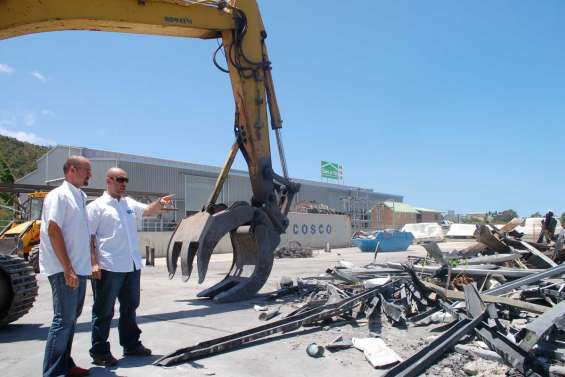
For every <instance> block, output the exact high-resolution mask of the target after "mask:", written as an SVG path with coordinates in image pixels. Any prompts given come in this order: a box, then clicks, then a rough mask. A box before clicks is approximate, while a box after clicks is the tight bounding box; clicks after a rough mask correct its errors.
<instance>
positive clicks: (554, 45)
mask: <svg viewBox="0 0 565 377" xmlns="http://www.w3.org/2000/svg"><path fill="white" fill-rule="evenodd" d="M260 7H261V10H262V14H263V19H264V22H265V25H266V28H267V32H268V34H269V38H268V46H269V52H270V56H271V60H272V62H273V67H274V71H273V74H274V78H275V85H276V89H277V94H278V99H279V105H280V107H281V111H282V115H283V119H284V125H285V128H284V129H283V132H284V139H285V144H286V153H287V158H288V163H289V169H290V172H291V174H292V175H293V176H296V177H300V178H307V179H314V180H318V179H319V170H320V160H329V161H335V162H339V163H341V164H342V165H343V166H344V174H345V183H346V184H350V185H356V186H362V187H368V188H372V189H374V190H376V191H382V192H390V193H398V194H402V195H404V196H405V201H407V202H409V203H411V204H413V205H416V206H421V207H429V208H437V209H440V210H448V209H454V210H456V211H458V212H467V211H473V212H475V211H486V210H503V209H506V208H513V209H515V210H517V211H518V212H519V214H520V215H523V216H527V215H529V214H530V213H532V212H534V211H538V210H539V211H541V212H545V211H546V210H548V209H553V210H554V212H557V213H561V212H562V211H565V203H564V201H565V198H564V197H563V187H565V178H564V171H563V170H564V169H563V162H564V161H563V148H564V142H565V137H564V132H565V128H564V125H565V49H564V48H563V46H565V23H564V22H563V15H564V14H565V2H563V1H560V0H553V1H551V0H545V1H536V2H534V1H528V2H526V1H502V0H500V1H457V2H455V1H433V2H430V1H423V0H420V1H360V0H356V1H354V2H346V1H331V0H330V1H323V2H320V1H297V0H292V1H289V0H286V1H274V0H269V1H266V0H265V1H260ZM216 43H217V42H216V41H215V40H210V41H201V40H192V39H181V38H167V37H154V36H139V35H127V34H112V33H94V32H75V31H73V32H56V33H46V34H36V35H30V36H25V37H19V38H15V39H10V40H6V41H0V88H1V90H0V133H3V134H8V135H15V134H16V133H18V136H19V137H20V138H23V139H28V140H32V141H49V142H56V143H60V144H71V145H77V146H86V147H93V148H102V149H108V150H116V151H121V152H128V153H135V154H142V155H149V156H155V157H162V158H169V159H175V160H184V161H191V162H198V163H204V164H213V165H221V164H222V163H223V161H224V158H225V155H226V152H227V149H228V147H229V145H230V144H231V142H232V139H233V134H232V124H233V99H232V97H231V89H230V86H229V80H228V77H227V75H225V74H223V73H221V72H220V71H218V70H217V69H216V68H215V67H214V66H213V65H212V62H211V53H212V51H213V49H214V48H215V47H216ZM275 166H276V167H278V163H276V164H275ZM238 167H243V163H242V161H241V160H239V161H238Z"/></svg>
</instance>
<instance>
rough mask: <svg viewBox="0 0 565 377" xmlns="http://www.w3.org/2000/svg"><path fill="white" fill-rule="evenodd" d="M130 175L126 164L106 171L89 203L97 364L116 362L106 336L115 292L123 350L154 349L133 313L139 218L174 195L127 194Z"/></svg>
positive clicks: (154, 211) (133, 353) (138, 263)
mask: <svg viewBox="0 0 565 377" xmlns="http://www.w3.org/2000/svg"><path fill="white" fill-rule="evenodd" d="M128 181H129V179H128V176H127V173H126V172H125V171H124V170H122V169H119V168H111V169H110V170H108V172H107V173H106V192H104V194H103V195H102V196H101V197H99V198H98V199H96V200H95V201H94V202H92V203H90V204H89V205H88V208H87V210H88V218H89V221H90V230H91V232H92V239H93V241H92V242H93V244H95V246H96V249H97V250H96V259H97V260H96V262H97V264H95V265H94V267H93V269H94V272H93V276H94V278H95V279H94V280H93V289H94V305H93V307H92V348H90V355H91V356H92V360H93V363H94V364H96V365H103V366H113V365H116V364H117V362H118V360H116V358H115V357H114V356H112V353H111V352H110V343H109V342H108V335H109V333H110V324H111V322H112V317H113V316H114V304H115V302H116V298H117V299H118V301H119V302H120V319H119V322H118V332H119V336H120V345H121V346H122V347H123V349H124V355H125V356H149V355H151V350H150V349H148V348H146V347H144V346H143V344H141V341H140V340H139V336H140V334H141V330H140V329H139V327H138V326H137V321H136V316H135V310H136V309H137V307H138V306H139V301H140V297H139V296H140V270H141V256H140V253H139V250H138V247H139V246H138V243H139V241H138V235H137V220H138V219H141V218H142V217H143V216H154V215H156V214H157V213H159V211H161V210H162V209H163V206H164V205H166V204H168V203H171V198H172V195H168V196H165V197H162V198H160V199H159V200H157V201H155V202H153V203H151V204H143V203H140V202H138V201H136V200H133V199H132V198H130V197H126V196H125V193H126V188H127V183H128Z"/></svg>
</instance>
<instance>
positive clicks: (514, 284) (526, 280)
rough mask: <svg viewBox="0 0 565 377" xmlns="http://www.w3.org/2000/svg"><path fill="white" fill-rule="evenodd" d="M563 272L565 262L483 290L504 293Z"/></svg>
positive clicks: (564, 271) (564, 270)
mask: <svg viewBox="0 0 565 377" xmlns="http://www.w3.org/2000/svg"><path fill="white" fill-rule="evenodd" d="M528 271H532V270H528ZM563 273H565V263H564V264H561V265H559V266H556V267H553V268H549V269H547V270H544V271H542V272H538V273H535V274H533V275H530V276H524V277H523V278H521V279H517V280H514V281H511V282H509V283H506V284H503V285H500V286H498V287H496V288H492V289H489V290H488V291H486V292H483V293H484V294H488V295H502V294H504V293H507V292H510V291H512V290H513V289H515V288H520V287H521V286H523V285H529V284H533V283H536V282H538V281H540V280H542V279H547V278H550V277H552V276H555V275H559V274H563Z"/></svg>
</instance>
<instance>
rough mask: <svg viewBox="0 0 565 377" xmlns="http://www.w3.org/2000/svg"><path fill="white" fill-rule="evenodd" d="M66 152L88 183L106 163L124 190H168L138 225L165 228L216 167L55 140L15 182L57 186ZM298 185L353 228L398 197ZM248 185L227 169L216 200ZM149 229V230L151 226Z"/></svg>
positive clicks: (206, 191) (100, 183)
mask: <svg viewBox="0 0 565 377" xmlns="http://www.w3.org/2000/svg"><path fill="white" fill-rule="evenodd" d="M70 155H81V156H84V157H87V158H88V159H90V161H91V163H92V179H91V181H90V185H89V186H90V187H93V188H100V189H103V188H104V187H105V173H106V171H107V170H108V169H109V168H111V167H119V168H122V169H124V170H125V171H127V173H128V176H129V178H130V183H129V185H128V189H129V190H131V191H137V192H148V193H174V194H176V196H175V205H174V207H175V208H176V210H175V211H170V212H168V213H166V214H164V215H163V216H162V217H161V218H159V219H158V220H157V221H156V220H149V221H146V223H144V225H143V227H144V230H166V229H171V228H173V227H174V225H175V223H177V222H178V221H180V220H181V219H182V218H184V217H185V216H186V215H188V214H191V213H193V212H195V211H199V210H200V208H201V207H202V204H203V203H204V202H205V201H206V200H207V199H208V197H209V195H210V193H211V191H212V188H213V186H214V183H215V180H216V177H217V176H218V174H219V172H220V167H216V166H208V165H200V164H193V163H188V162H181V161H172V160H165V159H159V158H152V157H145V156H138V155H132V154H125V153H118V152H108V151H104V150H99V149H91V148H80V147H71V146H63V145H58V146H56V147H54V148H52V149H51V150H50V151H49V152H47V153H46V154H45V155H43V156H42V157H41V158H39V159H38V160H37V169H36V170H34V171H33V172H31V173H29V174H28V175H26V176H25V177H22V178H21V179H19V180H18V181H17V183H21V184H34V185H53V186H58V185H59V184H60V183H61V181H62V178H63V172H62V166H63V163H64V161H65V159H66V158H67V157H68V156H70ZM296 181H297V182H299V183H300V184H301V185H302V187H301V190H300V192H299V193H298V195H297V197H296V200H295V201H294V203H299V202H308V201H315V202H318V203H324V204H326V205H327V206H328V207H330V208H333V209H334V210H335V211H337V212H341V213H345V214H348V215H350V216H351V218H352V225H353V227H354V228H366V227H368V226H369V211H370V208H372V207H373V206H375V205H376V203H379V202H382V201H385V200H394V201H396V202H402V200H403V197H402V196H400V195H394V194H385V193H378V192H374V191H373V190H371V189H367V188H360V187H351V186H345V185H337V184H331V183H323V182H315V181H309V180H303V179H296ZM250 198H251V184H250V182H249V176H248V174H247V172H245V171H242V170H232V171H231V172H230V175H229V178H228V179H227V181H226V183H225V184H224V187H223V190H222V193H221V195H220V198H219V201H220V202H223V203H226V204H228V205H229V204H231V203H233V202H236V201H241V200H244V201H249V199H250ZM152 226H153V227H155V229H150V228H151V227H152Z"/></svg>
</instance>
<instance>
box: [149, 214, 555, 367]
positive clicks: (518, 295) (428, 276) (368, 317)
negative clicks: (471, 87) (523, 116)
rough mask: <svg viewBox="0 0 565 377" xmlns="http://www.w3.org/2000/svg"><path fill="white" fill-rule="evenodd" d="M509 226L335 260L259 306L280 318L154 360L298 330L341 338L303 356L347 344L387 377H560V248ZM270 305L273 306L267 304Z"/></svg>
mask: <svg viewBox="0 0 565 377" xmlns="http://www.w3.org/2000/svg"><path fill="white" fill-rule="evenodd" d="M516 223H517V222H516V221H512V222H510V223H508V224H507V225H505V226H503V227H502V228H500V229H499V228H497V227H494V226H491V225H480V226H478V227H477V228H476V230H475V232H474V237H475V239H476V240H477V243H476V244H475V245H472V246H471V247H467V248H465V249H462V250H442V249H441V248H440V247H439V245H438V244H436V243H429V244H426V245H425V248H426V250H427V252H428V255H427V256H426V257H423V258H421V257H418V258H415V257H409V258H408V260H406V261H405V262H404V263H392V262H388V263H384V264H378V263H375V261H373V262H372V263H369V264H367V265H365V266H355V265H353V264H352V263H350V262H347V261H343V260H341V261H339V262H338V264H337V266H335V267H332V268H328V269H327V270H326V272H325V274H322V275H320V276H314V277H301V278H299V279H298V280H297V282H296V284H294V282H292V280H291V279H290V282H291V283H292V284H289V282H288V280H289V279H288V278H287V279H286V280H285V282H286V284H284V285H283V284H282V283H281V288H280V289H279V290H278V291H276V292H273V293H272V294H269V295H266V296H265V297H264V299H265V300H266V301H267V304H266V305H265V306H263V305H260V307H261V308H263V307H265V308H266V311H262V312H261V315H262V316H263V318H261V319H262V320H267V321H268V320H269V319H273V318H274V317H276V316H277V315H282V313H285V315H284V317H283V318H282V319H273V320H271V321H269V322H266V323H265V324H263V325H261V326H258V327H254V328H250V329H247V330H244V331H242V332H239V333H235V334H231V335H228V336H223V337H221V338H218V339H212V340H208V341H205V342H201V343H199V344H197V345H195V346H192V347H188V348H184V349H180V350H178V351H176V352H174V353H172V354H170V355H166V356H163V357H162V358H161V359H159V360H157V361H156V364H157V365H172V364H176V363H180V362H186V361H190V360H194V359H197V358H203V357H207V356H211V355H214V354H217V353H220V352H225V351H228V350H232V349H235V348H240V347H242V346H244V345H245V346H250V345H253V343H254V342H255V341H257V340H258V339H261V338H266V337H271V339H276V336H273V335H275V334H280V333H284V334H286V335H285V337H288V336H292V335H300V334H304V331H305V330H301V328H303V327H306V328H308V329H310V332H308V334H312V333H311V331H312V330H313V331H316V330H332V329H341V330H340V331H341V332H342V333H343V334H342V335H340V336H339V337H337V338H335V335H334V336H333V337H334V338H335V339H333V340H331V339H329V338H327V339H326V340H323V341H322V340H320V341H318V342H319V343H321V344H324V346H321V345H319V344H318V343H315V342H313V343H312V344H310V345H309V346H308V347H307V352H308V354H309V355H311V356H315V355H318V356H315V357H319V356H321V355H323V350H324V349H327V350H328V351H329V353H328V356H327V357H334V356H333V355H334V354H335V355H339V354H340V353H342V352H352V351H350V349H351V348H352V346H354V347H355V348H358V349H360V350H362V351H363V353H364V355H365V357H366V359H367V360H368V361H369V363H370V365H371V366H372V367H379V368H383V367H386V368H390V369H388V371H386V373H385V374H384V376H387V377H392V376H415V375H419V374H423V373H426V374H428V375H456V376H465V375H469V376H472V375H478V376H483V375H484V376H497V375H504V373H509V374H510V375H525V376H547V375H560V373H562V372H563V370H565V264H559V262H561V261H560V260H557V258H559V257H560V256H561V255H562V250H561V247H562V245H563V243H556V244H557V246H556V245H555V244H553V243H552V244H550V245H547V244H538V243H533V242H526V241H523V240H522V239H521V238H520V235H519V234H516V232H515V231H514V228H515V226H516V225H515V224H516ZM557 248H559V250H556V249H557ZM273 300H276V301H277V303H278V304H277V306H272V305H271V306H270V305H269V304H268V302H269V301H273ZM281 301H282V302H283V303H281ZM271 315H272V317H271ZM347 329H349V330H347ZM330 332H332V331H330ZM346 333H347V334H346ZM402 334H404V335H402ZM412 334H414V335H412ZM329 335H331V334H329ZM309 336H311V335H309ZM399 338H402V340H401V341H399V340H398V339H399ZM502 363H504V364H505V365H503V364H502ZM394 364H396V365H394ZM393 365H394V366H393ZM455 366H456V367H455ZM487 366H488V368H487ZM486 370H489V372H488V373H486V372H485V371H486Z"/></svg>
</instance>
